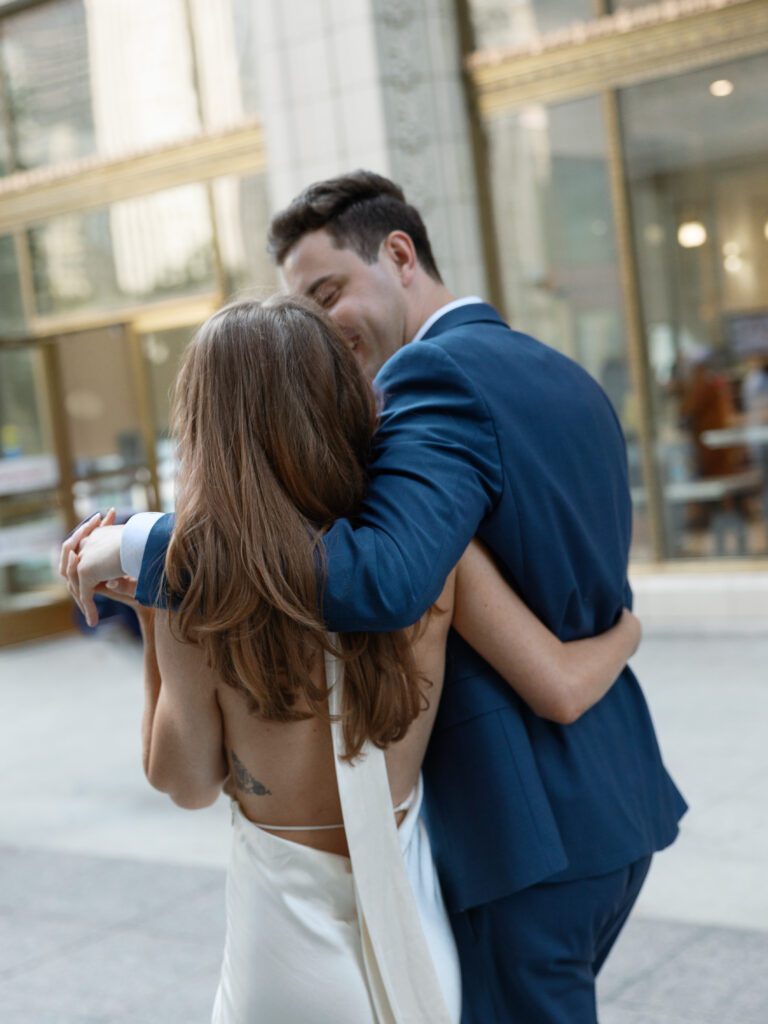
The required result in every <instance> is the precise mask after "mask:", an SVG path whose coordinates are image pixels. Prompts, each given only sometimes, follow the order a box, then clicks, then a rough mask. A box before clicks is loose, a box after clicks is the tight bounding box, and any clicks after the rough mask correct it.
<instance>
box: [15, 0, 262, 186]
mask: <svg viewBox="0 0 768 1024" xmlns="http://www.w3.org/2000/svg"><path fill="white" fill-rule="evenodd" d="M256 6H257V5H255V4H253V3H252V2H250V0H216V2H215V3H211V2H210V0H189V20H188V12H187V0H163V2H162V3H158V2H157V0H49V2H47V3H44V4H36V5H34V6H31V7H30V8H29V9H27V10H22V11H17V12H14V13H11V14H7V15H6V16H5V17H2V18H1V19H0V72H1V73H2V77H3V83H4V86H5V88H4V89H2V90H0V95H2V94H4V95H5V102H6V106H7V110H6V119H5V121H4V126H3V132H2V138H0V173H1V174H7V173H10V172H11V171H22V170H27V169H30V168H33V167H40V166H44V165H47V164H56V163H64V162H67V161H71V160H75V159H78V158H80V157H83V156H87V155H90V154H96V155H98V156H101V157H107V158H114V157H119V156H125V155H127V154H131V153H136V152H139V151H141V150H144V149H147V148H150V147H154V146H162V145H165V144H168V143H171V142H174V141H177V140H182V139H186V138H189V137H191V136H193V135H197V134H198V133H199V132H200V131H201V129H202V127H203V124H204V125H205V127H206V128H226V127H232V126H234V125H236V124H238V123H239V122H241V121H242V120H243V117H244V116H249V115H253V114H255V113H257V112H258V110H259V94H258V69H259V58H258V54H257V50H256V19H257V16H258V15H257V11H256ZM190 30H191V34H192V36H193V37H194V40H195V55H194V58H193V53H192V46H191V34H190ZM195 60H196V61H197V67H196V66H195ZM196 83H197V84H196ZM198 85H199V95H198V92H197V86H198ZM201 115H202V119H201ZM6 122H7V125H8V126H9V128H10V135H9V136H8V137H6V133H5V123H6Z"/></svg>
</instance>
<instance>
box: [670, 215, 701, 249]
mask: <svg viewBox="0 0 768 1024" xmlns="http://www.w3.org/2000/svg"><path fill="white" fill-rule="evenodd" d="M677 240H678V242H679V243H680V245H682V247H683V248H684V249H697V248H698V247H699V246H700V245H704V243H705V242H706V240H707V229H706V228H705V227H704V225H703V224H702V223H701V221H700V220H687V221H685V222H684V223H682V224H681V225H680V227H679V228H678V229H677Z"/></svg>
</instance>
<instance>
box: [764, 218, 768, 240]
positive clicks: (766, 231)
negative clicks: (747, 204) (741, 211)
mask: <svg viewBox="0 0 768 1024" xmlns="http://www.w3.org/2000/svg"><path fill="white" fill-rule="evenodd" d="M763 234H764V235H765V240H766V242H768V220H767V221H766V222H765V224H763Z"/></svg>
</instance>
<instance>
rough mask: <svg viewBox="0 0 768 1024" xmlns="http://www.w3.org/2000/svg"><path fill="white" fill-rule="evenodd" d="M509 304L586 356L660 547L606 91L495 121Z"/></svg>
mask: <svg viewBox="0 0 768 1024" xmlns="http://www.w3.org/2000/svg"><path fill="white" fill-rule="evenodd" d="M487 131H488V134H489V143H490V147H489V151H490V159H491V184H492V195H493V205H494V224H495V229H496V235H497V240H498V251H499V253H500V254H501V255H500V264H501V266H500V272H501V278H502V286H503V297H504V306H505V309H506V313H507V316H508V317H509V318H510V321H511V323H512V324H513V326H514V327H516V328H517V329H518V330H521V331H525V332H526V333H528V334H532V335H534V336H535V337H538V338H539V339H541V340H542V341H544V342H546V343H547V344H549V345H552V346H553V347H555V348H557V349H559V350H560V351H562V352H564V353H565V354H566V355H568V356H570V357H571V358H572V359H575V360H576V361H577V362H579V363H581V364H582V366H584V367H585V368H586V369H587V370H588V371H589V373H590V374H592V376H593V377H594V378H595V379H596V380H597V381H598V382H599V383H600V384H601V385H602V387H603V388H604V390H605V391H606V393H607V394H608V396H609V398H610V399H611V402H612V403H613V405H614V407H615V409H616V411H617V413H618V415H619V418H620V420H621V422H622V425H623V427H624V431H625V433H626V436H627V442H628V453H629V460H630V472H631V474H632V484H633V487H634V488H635V497H636V499H637V502H636V513H635V539H634V548H633V557H634V558H635V559H644V558H648V557H650V550H649V542H650V538H649V528H648V515H647V510H646V506H645V502H644V499H643V494H644V491H643V487H642V479H641V460H640V447H639V424H638V403H637V400H636V396H635V391H634V388H633V385H632V382H631V380H630V375H629V368H628V360H627V352H626V339H625V330H624V314H623V307H622V294H621V286H620V281H619V275H618V267H617V256H616V243H615V229H614V224H613V214H612V209H611V199H610V188H609V181H608V168H607V158H606V143H605V132H604V128H603V123H602V117H601V108H600V104H599V101H598V100H597V99H594V98H592V99H586V100H579V101H577V102H572V103H564V104H558V105H556V106H551V107H544V106H528V107H525V108H522V109H521V110H518V111H514V112H511V113H508V114H505V115H503V116H500V117H498V118H495V119H493V120H492V121H491V122H489V124H488V125H487Z"/></svg>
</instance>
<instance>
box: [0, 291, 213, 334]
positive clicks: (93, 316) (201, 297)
mask: <svg viewBox="0 0 768 1024" xmlns="http://www.w3.org/2000/svg"><path fill="white" fill-rule="evenodd" d="M221 303H222V297H221V295H220V294H219V293H218V292H211V291H208V292H203V293H202V294H198V295H190V296H188V297H187V298H177V299H164V300H163V301H161V302H155V303H146V304H144V305H141V306H123V307H121V308H119V309H106V310H103V311H101V310H100V311H98V312H92V313H91V312H83V311H80V312H76V313H66V314H64V315H60V316H46V317H35V319H34V320H33V322H32V323H31V324H30V327H29V332H28V336H27V337H26V338H23V339H21V340H22V343H24V344H26V343H28V342H30V341H35V340H43V339H45V338H51V337H55V336H57V335H59V334H73V333H79V332H81V331H91V330H96V329H97V328H100V327H114V326H118V325H120V324H133V325H134V327H135V328H136V330H137V331H139V332H140V333H142V334H144V333H146V332H148V331H161V330H166V329H167V328H169V327H187V326H196V325H197V324H201V323H202V322H203V320H207V319H208V317H209V316H210V315H211V313H213V312H214V310H216V309H218V308H219V306H220V305H221ZM2 344H4V342H3V341H1V340H0V345H2ZM7 344H9V345H12V346H18V345H19V341H18V340H12V341H9V342H7Z"/></svg>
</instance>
